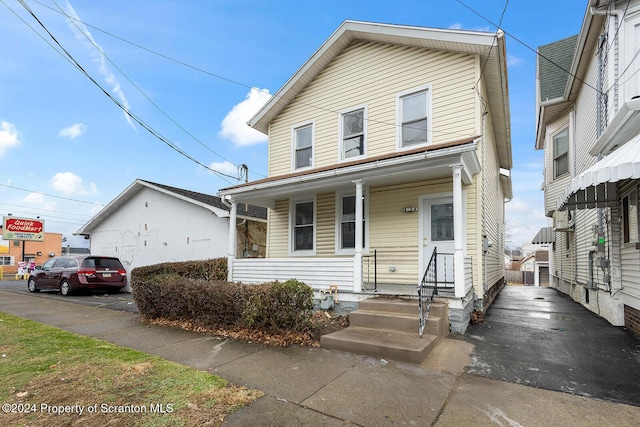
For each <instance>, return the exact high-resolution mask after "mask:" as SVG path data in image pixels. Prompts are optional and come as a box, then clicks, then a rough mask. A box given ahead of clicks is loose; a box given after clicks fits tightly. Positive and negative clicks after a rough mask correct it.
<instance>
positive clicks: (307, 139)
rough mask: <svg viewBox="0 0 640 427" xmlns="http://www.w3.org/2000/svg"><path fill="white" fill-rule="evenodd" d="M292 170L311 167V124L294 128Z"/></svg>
mask: <svg viewBox="0 0 640 427" xmlns="http://www.w3.org/2000/svg"><path fill="white" fill-rule="evenodd" d="M293 139H294V143H293V145H294V169H301V168H307V167H310V166H313V124H312V123H311V124H307V125H304V126H300V127H297V128H294V130H293Z"/></svg>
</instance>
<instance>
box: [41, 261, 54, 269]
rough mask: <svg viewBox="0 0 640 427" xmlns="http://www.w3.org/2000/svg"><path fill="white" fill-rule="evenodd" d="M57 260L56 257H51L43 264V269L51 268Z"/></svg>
mask: <svg viewBox="0 0 640 427" xmlns="http://www.w3.org/2000/svg"><path fill="white" fill-rule="evenodd" d="M55 262H56V258H51V259H50V260H48V261H47V262H45V263H44V264H42V269H43V270H49V269H50V268H51V267H53V264H54V263H55Z"/></svg>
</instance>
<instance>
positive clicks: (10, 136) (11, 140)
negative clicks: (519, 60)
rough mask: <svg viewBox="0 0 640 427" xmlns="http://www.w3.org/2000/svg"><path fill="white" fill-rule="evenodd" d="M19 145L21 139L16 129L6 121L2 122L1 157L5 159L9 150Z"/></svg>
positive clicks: (0, 126) (0, 122)
mask: <svg viewBox="0 0 640 427" xmlns="http://www.w3.org/2000/svg"><path fill="white" fill-rule="evenodd" d="M18 145H20V138H19V136H18V131H17V130H16V127H15V126H14V125H13V124H11V123H9V122H5V121H4V120H3V121H0V157H4V154H5V153H6V152H7V150H8V149H10V148H14V147H17V146H18Z"/></svg>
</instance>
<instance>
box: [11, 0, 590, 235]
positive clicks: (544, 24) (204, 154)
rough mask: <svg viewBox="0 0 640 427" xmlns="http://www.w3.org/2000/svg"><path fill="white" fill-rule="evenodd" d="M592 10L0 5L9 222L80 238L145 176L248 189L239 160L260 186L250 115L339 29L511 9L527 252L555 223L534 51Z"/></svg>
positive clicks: (465, 5) (465, 2)
mask: <svg viewBox="0 0 640 427" xmlns="http://www.w3.org/2000/svg"><path fill="white" fill-rule="evenodd" d="M23 4H25V5H27V6H28V8H29V9H30V10H31V11H32V12H33V14H34V15H35V16H36V17H37V18H38V20H39V21H40V22H41V23H42V24H43V25H44V26H45V27H46V28H47V30H48V31H49V32H50V33H51V35H53V37H55V40H57V42H59V44H60V45H61V46H62V47H63V48H64V49H65V50H66V51H67V52H68V53H69V54H70V55H71V56H72V57H73V58H74V60H75V61H76V62H77V64H79V65H80V66H81V67H82V69H83V70H84V71H85V72H86V73H87V74H88V75H89V76H91V78H92V79H93V80H94V81H95V82H96V83H97V84H98V85H99V86H100V87H101V88H102V89H101V88H99V87H98V86H97V85H96V84H94V83H93V82H92V81H91V80H90V79H89V78H88V77H87V76H86V75H84V74H83V73H81V72H80V71H79V70H78V68H77V67H76V66H75V65H74V64H73V63H72V62H71V61H70V60H68V57H66V56H64V55H62V54H61V52H62V48H61V47H60V45H57V44H56V42H54V41H53V39H52V38H51V36H50V35H49V34H47V32H45V30H44V29H43V28H42V26H40V24H39V23H38V21H36V19H35V18H34V17H33V16H32V15H31V14H29V13H28V12H27V9H26V8H25V7H24V6H23ZM505 4H506V10H505ZM586 6H587V1H586V0H562V1H557V0H555V1H547V0H541V1H537V2H530V1H525V0H512V1H509V2H507V1H506V0H462V1H457V0H438V1H435V0H420V1H403V0H398V1H396V2H390V1H374V0H368V1H358V0H353V1H334V0H327V1H314V2H305V1H279V0H273V1H243V0H224V1H218V0H211V1H201V0H179V1H178V0H164V1H163V0H153V1H151V0H136V1H130V0H126V1H122V0H110V1H108V2H102V1H95V0H70V1H68V2H67V1H65V0H55V1H54V0H37V1H36V0H24V1H17V0H0V35H1V37H0V43H1V46H2V49H1V50H0V52H1V53H0V55H2V57H1V59H0V213H1V214H2V215H5V214H7V213H12V214H13V215H16V216H26V217H35V216H40V217H41V218H44V219H45V226H46V231H48V232H59V233H63V234H64V235H65V236H67V237H69V239H70V242H72V243H73V244H79V243H80V241H79V240H77V239H74V238H72V234H73V233H74V232H75V231H77V230H78V229H79V228H80V227H81V226H82V225H83V224H84V223H85V222H86V221H88V220H89V219H90V218H91V216H92V215H94V214H95V213H97V212H98V211H99V210H100V209H101V208H102V207H103V206H104V205H106V204H107V203H109V202H110V201H111V200H112V199H113V198H115V197H116V196H117V195H118V194H120V193H121V192H122V191H123V190H124V189H125V188H126V187H127V186H129V185H130V184H131V183H132V182H133V181H134V180H135V179H136V178H141V179H146V180H150V181H155V182H159V183H162V184H167V185H172V186H176V187H180V188H185V189H189V190H193V191H199V192H203V193H208V194H215V193H216V192H217V190H218V189H220V188H223V187H228V186H230V185H233V184H236V183H239V182H241V181H238V180H236V179H234V178H232V177H237V176H238V172H237V169H238V165H240V164H246V165H248V166H249V179H250V180H255V179H260V178H263V177H264V176H265V175H266V171H267V164H266V158H267V144H266V137H264V136H263V135H262V134H258V133H256V132H255V131H253V130H251V129H248V128H247V127H246V125H245V123H246V121H247V120H248V119H249V118H250V117H251V116H252V114H253V113H254V112H255V111H257V109H258V108H259V107H260V106H261V105H262V104H263V103H264V102H265V101H266V100H267V99H268V96H269V94H273V93H275V92H276V91H277V90H278V89H279V88H280V87H281V86H282V85H283V84H284V83H285V82H286V81H287V80H288V79H289V77H291V75H292V74H293V73H295V71H297V69H298V68H299V67H300V66H301V65H302V64H303V63H304V62H305V61H306V60H307V59H308V58H309V57H310V56H311V55H312V54H313V53H314V52H315V50H316V49H317V48H318V47H319V46H320V45H321V44H322V43H323V42H324V41H325V40H326V39H327V38H328V37H329V36H330V35H331V34H332V33H333V31H335V30H336V28H337V27H338V26H339V25H340V23H342V22H343V21H344V20H346V19H352V20H363V21H374V22H384V23H390V24H403V25H418V26H425V27H436V28H462V29H469V30H484V31H491V32H494V31H495V30H496V27H495V26H494V25H493V24H497V23H498V22H500V18H501V16H502V15H503V11H504V16H503V18H502V29H503V30H504V31H505V32H506V33H507V54H508V72H509V95H510V103H511V126H512V144H513V160H514V169H513V171H512V179H513V187H514V198H513V200H511V201H510V202H509V203H508V204H507V226H508V230H507V232H508V234H510V236H511V239H510V240H511V242H510V243H507V244H508V245H509V244H511V245H514V246H520V245H521V244H522V243H523V242H528V241H530V240H531V239H532V238H533V237H534V235H535V233H536V232H537V231H538V230H539V229H540V227H543V226H545V225H546V218H545V217H544V213H543V193H542V191H540V185H541V183H542V152H540V151H535V150H534V138H535V65H536V58H535V49H536V48H537V47H538V46H540V45H544V44H547V43H551V42H554V41H557V40H560V39H562V38H565V37H568V36H571V35H574V34H577V33H578V32H579V30H580V25H581V22H582V18H583V16H584V12H585V9H586ZM68 16H71V17H74V18H75V19H73V20H71V21H70V20H69V18H68ZM514 37H515V38H514ZM516 39H517V40H516ZM102 90H104V91H106V92H108V93H109V94H110V95H111V97H112V98H113V100H112V99H110V98H109V97H107V96H106V95H105V94H104V92H103V91H102ZM114 100H115V101H117V103H118V104H119V105H120V106H122V107H124V108H127V109H128V110H129V111H130V112H131V113H132V114H133V115H134V116H135V117H136V118H138V119H139V120H140V121H141V122H142V123H144V125H145V126H146V127H148V128H149V129H152V130H153V132H154V133H155V134H156V135H160V136H161V138H162V140H161V139H159V138H157V137H156V136H154V135H152V134H151V133H150V132H149V131H148V130H147V129H145V127H143V126H142V125H140V124H139V123H137V122H136V121H134V120H133V119H131V117H128V116H127V115H126V114H125V113H124V112H123V110H122V109H121V107H120V106H118V105H117V104H116V103H115V102H114ZM169 145H172V146H173V147H175V148H176V150H179V151H181V152H182V153H184V154H186V156H188V157H190V158H191V159H189V158H187V157H186V156H185V155H183V154H180V153H179V152H178V151H176V150H174V149H172V148H171V147H170V146H169ZM194 160H195V161H194ZM198 163H200V164H202V165H205V166H207V167H210V168H211V169H214V170H217V171H220V172H222V173H223V174H225V175H229V176H223V175H219V174H214V173H211V172H210V171H208V170H207V169H206V168H205V167H203V166H201V165H199V164H198Z"/></svg>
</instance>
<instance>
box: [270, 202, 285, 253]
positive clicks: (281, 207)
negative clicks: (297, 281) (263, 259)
mask: <svg viewBox="0 0 640 427" xmlns="http://www.w3.org/2000/svg"><path fill="white" fill-rule="evenodd" d="M268 215H269V216H268V218H269V222H268V225H269V231H268V232H267V258H284V257H287V256H289V200H288V199H287V200H278V201H277V202H276V207H275V208H274V209H269V214H268Z"/></svg>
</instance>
